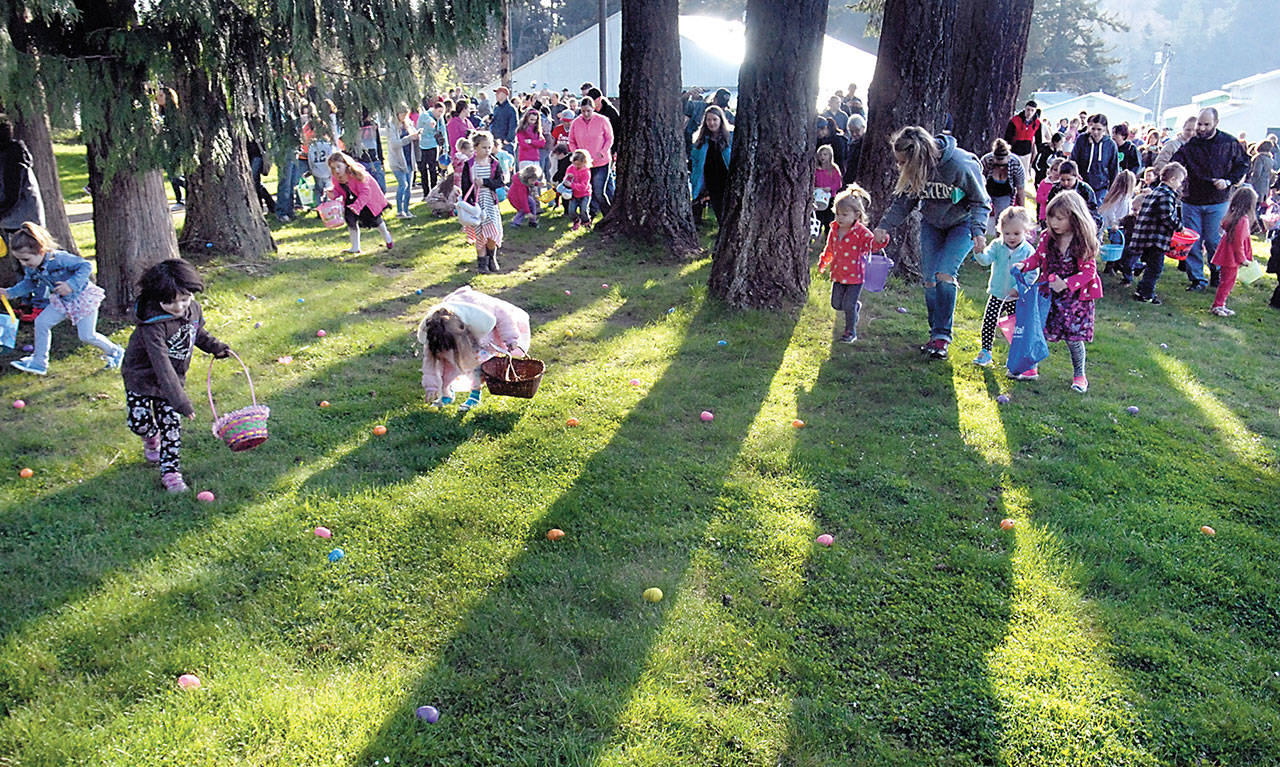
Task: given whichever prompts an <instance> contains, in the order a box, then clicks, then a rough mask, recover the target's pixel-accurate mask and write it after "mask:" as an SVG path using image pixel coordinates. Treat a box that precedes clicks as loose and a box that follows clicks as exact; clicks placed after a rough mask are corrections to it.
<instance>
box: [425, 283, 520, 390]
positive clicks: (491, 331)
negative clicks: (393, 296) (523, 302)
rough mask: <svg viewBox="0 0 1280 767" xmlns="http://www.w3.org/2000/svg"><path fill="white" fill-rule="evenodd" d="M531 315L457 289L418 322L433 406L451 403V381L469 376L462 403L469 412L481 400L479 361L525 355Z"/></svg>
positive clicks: (473, 292)
mask: <svg viewBox="0 0 1280 767" xmlns="http://www.w3.org/2000/svg"><path fill="white" fill-rule="evenodd" d="M530 335H531V334H530V332H529V314H528V313H527V312H525V310H523V309H521V308H520V307H518V306H516V305H515V304H511V303H508V302H506V301H503V300H502V299H500V298H494V297H493V296H490V295H486V294H484V293H481V292H480V291H478V290H473V289H471V288H470V287H468V286H464V287H461V288H458V289H457V290H455V291H453V292H452V293H450V294H449V295H447V296H445V297H444V300H443V301H441V302H440V303H439V304H438V305H436V306H434V307H432V309H431V310H430V311H428V312H427V316H426V317H423V318H422V322H421V323H419V324H418V342H419V343H421V344H422V345H423V346H424V347H425V349H424V350H423V354H422V389H423V392H424V396H425V397H426V401H427V403H428V404H429V405H431V406H432V407H440V406H442V405H448V404H449V403H451V402H453V396H452V384H453V382H454V381H455V380H457V379H458V378H460V377H464V376H465V377H468V378H470V379H471V384H470V385H471V394H470V396H468V397H467V400H466V401H465V402H463V403H462V404H461V405H459V406H458V412H460V413H465V412H467V411H468V410H470V409H471V408H473V407H475V406H476V405H479V404H480V380H481V379H480V365H481V364H482V363H483V362H484V361H485V360H487V359H489V358H490V357H493V356H496V355H498V354H511V355H513V356H517V357H523V356H524V355H525V354H526V352H527V350H528V348H529V338H530Z"/></svg>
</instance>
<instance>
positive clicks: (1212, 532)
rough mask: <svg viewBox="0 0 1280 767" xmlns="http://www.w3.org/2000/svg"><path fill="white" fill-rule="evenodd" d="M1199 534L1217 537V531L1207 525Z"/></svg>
mask: <svg viewBox="0 0 1280 767" xmlns="http://www.w3.org/2000/svg"><path fill="white" fill-rule="evenodd" d="M1200 532H1202V533H1204V534H1205V535H1217V534H1218V531H1217V530H1214V529H1213V528H1212V527H1209V526H1208V525H1205V526H1204V527H1202V528H1200Z"/></svg>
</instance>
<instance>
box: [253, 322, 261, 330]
mask: <svg viewBox="0 0 1280 767" xmlns="http://www.w3.org/2000/svg"><path fill="white" fill-rule="evenodd" d="M260 327H262V323H261V322H255V323H253V329H254V330H257V329H258V328H260Z"/></svg>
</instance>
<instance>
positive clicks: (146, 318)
mask: <svg viewBox="0 0 1280 767" xmlns="http://www.w3.org/2000/svg"><path fill="white" fill-rule="evenodd" d="M135 314H136V316H137V320H138V327H137V328H136V329H135V330H134V331H133V335H132V336H130V337H129V346H128V348H127V349H125V352H124V363H123V364H122V365H121V366H120V372H121V374H122V375H123V376H124V388H125V389H126V390H128V391H131V392H133V393H134V394H142V395H145V396H148V397H158V398H160V399H164V400H167V401H168V402H169V404H170V405H172V406H173V409H174V410H177V411H178V412H179V413H181V414H182V415H184V416H190V415H192V414H194V413H195V412H196V411H195V408H193V407H192V406H191V400H190V399H188V398H187V393H186V391H184V390H183V387H184V386H185V385H186V382H187V369H188V368H190V367H191V354H192V349H193V348H194V347H197V346H198V347H200V350H201V351H205V352H208V353H209V354H215V355H216V354H223V353H224V352H226V351H227V350H229V349H230V348H231V347H229V346H227V345H226V344H224V343H223V342H221V341H219V340H218V339H216V338H214V337H213V336H211V335H209V333H208V332H206V331H205V329H204V314H203V313H202V312H201V311H200V304H198V303H196V302H195V301H192V302H191V305H190V306H189V307H187V313H186V315H184V316H182V317H174V316H173V315H172V314H168V313H166V312H165V311H164V310H163V309H161V308H160V307H159V306H153V305H146V306H144V305H141V304H139V306H138V308H137V309H136V310H135Z"/></svg>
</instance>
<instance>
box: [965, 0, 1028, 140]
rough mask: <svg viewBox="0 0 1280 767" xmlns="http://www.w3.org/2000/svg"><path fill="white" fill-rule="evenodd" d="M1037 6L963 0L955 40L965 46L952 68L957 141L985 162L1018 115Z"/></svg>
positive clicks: (1017, 0) (1020, 0) (1018, 0)
mask: <svg viewBox="0 0 1280 767" xmlns="http://www.w3.org/2000/svg"><path fill="white" fill-rule="evenodd" d="M1034 5H1035V1H1034V0H958V3H957V6H956V21H955V34H954V38H955V40H957V41H959V43H960V44H959V45H957V46H956V53H955V56H954V60H953V61H952V68H951V115H952V117H954V118H955V130H954V131H953V135H954V136H955V139H956V143H958V144H959V145H960V146H961V147H963V148H965V149H968V150H969V151H971V152H973V153H974V154H977V155H978V156H979V157H981V156H982V155H983V154H984V153H985V152H986V151H987V150H988V149H989V148H990V146H991V142H992V141H993V140H995V139H996V138H998V137H1000V136H1001V135H1003V134H1004V126H1005V124H1006V123H1008V122H1009V116H1010V115H1012V114H1013V112H1014V102H1015V101H1016V100H1017V98H1018V92H1019V90H1021V88H1022V63H1023V61H1025V60H1026V58H1027V35H1028V34H1029V33H1030V31H1031V12H1032V10H1033V7H1034ZM992 19H998V20H999V22H998V23H995V24H993V23H992Z"/></svg>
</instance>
